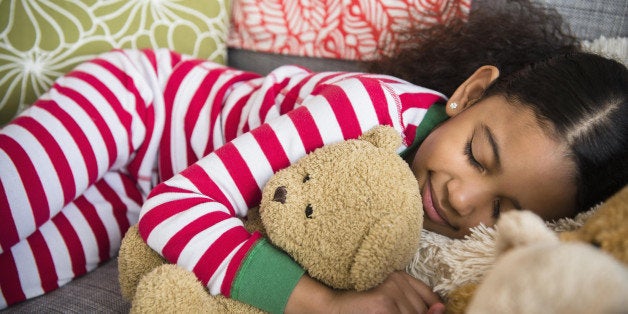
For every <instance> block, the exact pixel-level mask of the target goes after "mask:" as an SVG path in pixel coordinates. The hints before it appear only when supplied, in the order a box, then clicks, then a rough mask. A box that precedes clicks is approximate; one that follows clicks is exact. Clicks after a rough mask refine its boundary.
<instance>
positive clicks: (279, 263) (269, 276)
mask: <svg viewBox="0 0 628 314" xmlns="http://www.w3.org/2000/svg"><path fill="white" fill-rule="evenodd" d="M304 273H305V271H304V270H303V268H301V267H300V266H299V265H298V264H297V263H296V262H295V261H294V260H293V259H292V258H291V257H290V256H288V255H287V254H286V253H284V252H283V251H281V250H279V249H277V248H276V247H274V246H273V245H271V244H270V243H268V241H266V239H261V240H260V241H258V242H257V243H256V244H255V246H254V247H253V248H252V249H251V251H250V252H249V254H248V255H247V257H246V258H245V259H244V261H243V262H242V265H241V266H240V269H239V270H238V274H237V275H236V278H235V280H234V281H233V285H232V287H231V298H232V299H235V300H238V301H241V302H244V303H247V304H250V305H253V306H255V307H257V308H260V309H262V310H264V311H268V312H271V313H283V312H284V309H285V308H286V303H288V298H289V297H290V294H291V293H292V290H294V287H295V286H296V285H297V282H298V281H299V279H301V276H303V274H304Z"/></svg>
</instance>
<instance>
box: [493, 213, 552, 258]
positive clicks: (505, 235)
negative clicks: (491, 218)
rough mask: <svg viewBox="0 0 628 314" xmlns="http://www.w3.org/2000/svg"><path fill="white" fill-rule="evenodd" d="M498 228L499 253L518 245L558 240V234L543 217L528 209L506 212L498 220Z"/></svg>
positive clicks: (497, 245)
mask: <svg viewBox="0 0 628 314" xmlns="http://www.w3.org/2000/svg"><path fill="white" fill-rule="evenodd" d="M496 229H497V237H496V250H497V253H498V254H501V253H503V252H506V251H508V250H510V249H512V248H515V247H517V246H525V245H530V244H534V243H555V242H558V235H557V234H556V233H554V232H553V231H552V230H550V229H549V228H548V227H547V226H546V225H545V222H543V220H542V219H541V217H539V216H538V215H536V214H534V213H533V212H531V211H527V210H524V211H517V210H512V211H508V212H505V213H504V214H502V215H501V217H500V218H499V221H497V225H496Z"/></svg>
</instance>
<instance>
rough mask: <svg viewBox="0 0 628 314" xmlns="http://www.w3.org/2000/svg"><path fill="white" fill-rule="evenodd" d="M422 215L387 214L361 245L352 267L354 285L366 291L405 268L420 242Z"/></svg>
mask: <svg viewBox="0 0 628 314" xmlns="http://www.w3.org/2000/svg"><path fill="white" fill-rule="evenodd" d="M421 226H422V218H421V217H420V216H419V217H415V219H409V217H402V216H401V215H393V214H384V215H383V216H382V217H381V219H380V220H379V221H378V222H377V223H376V224H374V225H373V226H372V227H371V229H370V230H369V232H368V233H367V235H366V236H365V238H364V239H363V241H362V243H361V245H360V247H359V248H358V250H357V252H356V255H355V258H354V261H353V264H352V265H351V267H350V268H351V269H350V281H351V283H352V286H353V288H354V289H356V290H358V291H364V290H367V289H370V288H372V287H374V286H376V285H378V284H380V283H382V282H383V281H384V280H385V279H386V277H388V275H389V274H391V273H392V272H394V271H397V270H403V269H404V268H405V266H406V265H408V264H409V263H410V260H411V259H412V257H413V256H414V254H415V253H416V250H417V249H418V246H419V238H420V233H421Z"/></svg>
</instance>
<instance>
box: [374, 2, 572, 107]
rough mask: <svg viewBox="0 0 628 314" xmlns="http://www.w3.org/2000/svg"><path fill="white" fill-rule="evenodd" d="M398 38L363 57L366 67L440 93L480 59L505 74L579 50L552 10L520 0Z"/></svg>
mask: <svg viewBox="0 0 628 314" xmlns="http://www.w3.org/2000/svg"><path fill="white" fill-rule="evenodd" d="M400 38H401V40H400V41H399V42H398V43H396V44H395V45H389V46H391V47H389V48H387V51H388V53H387V54H386V55H385V56H383V57H381V58H379V59H378V60H375V61H372V62H368V63H366V64H365V67H366V70H367V71H368V72H372V73H383V74H389V75H393V76H396V77H399V78H401V79H404V80H406V81H409V82H411V83H414V84H417V85H421V86H424V87H427V88H431V89H434V90H437V91H439V92H442V93H443V94H445V95H451V94H453V92H454V90H455V89H456V88H457V87H458V86H459V85H460V84H461V83H462V82H464V80H465V79H467V78H468V77H469V76H470V75H471V74H472V73H473V72H474V71H475V70H477V69H478V68H479V67H480V66H482V65H487V64H491V65H494V66H496V67H497V68H498V69H499V70H500V75H501V76H506V75H508V74H510V73H512V72H514V71H516V70H519V69H521V68H523V67H524V66H525V65H528V64H531V63H534V62H536V61H539V60H543V59H545V58H547V57H548V56H550V55H554V54H562V53H566V52H572V51H577V50H579V45H578V41H577V39H576V38H575V37H573V36H572V35H571V34H570V33H569V28H568V26H567V25H566V24H565V23H563V19H562V17H561V16H560V15H559V14H558V13H557V12H556V11H555V10H552V9H548V8H544V7H541V6H538V5H535V4H533V3H531V2H529V1H521V0H518V1H508V2H506V3H504V5H502V6H501V7H500V8H484V9H482V8H480V9H478V10H474V11H472V12H471V13H470V15H469V17H468V20H467V21H464V20H460V19H456V20H453V21H451V22H450V23H449V24H446V25H436V26H433V27H431V28H428V29H420V28H416V29H412V28H411V29H409V30H407V31H405V32H404V33H403V35H402V36H400Z"/></svg>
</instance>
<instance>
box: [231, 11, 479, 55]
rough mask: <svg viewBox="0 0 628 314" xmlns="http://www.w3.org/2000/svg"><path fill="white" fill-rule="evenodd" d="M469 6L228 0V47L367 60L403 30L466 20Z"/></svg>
mask: <svg viewBox="0 0 628 314" xmlns="http://www.w3.org/2000/svg"><path fill="white" fill-rule="evenodd" d="M470 8H471V0H234V2H233V16H232V30H231V32H230V38H229V46H231V47H234V48H243V49H250V50H255V51H263V52H271V53H281V54H291V55H299V56H308V57H327V58H340V59H351V60H368V59H371V58H373V57H375V56H377V51H378V48H382V47H385V45H386V43H387V42H394V40H395V39H396V38H397V36H398V35H399V31H400V30H402V29H404V28H405V27H406V26H407V25H410V24H413V25H422V26H429V25H434V24H437V23H445V22H447V21H449V20H451V19H453V18H455V17H461V18H466V16H467V15H468V14H469V10H470Z"/></svg>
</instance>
